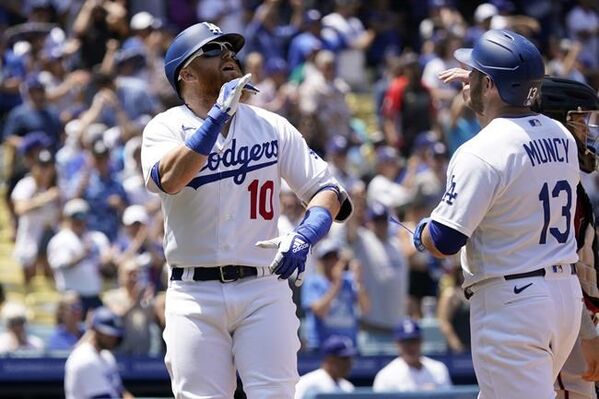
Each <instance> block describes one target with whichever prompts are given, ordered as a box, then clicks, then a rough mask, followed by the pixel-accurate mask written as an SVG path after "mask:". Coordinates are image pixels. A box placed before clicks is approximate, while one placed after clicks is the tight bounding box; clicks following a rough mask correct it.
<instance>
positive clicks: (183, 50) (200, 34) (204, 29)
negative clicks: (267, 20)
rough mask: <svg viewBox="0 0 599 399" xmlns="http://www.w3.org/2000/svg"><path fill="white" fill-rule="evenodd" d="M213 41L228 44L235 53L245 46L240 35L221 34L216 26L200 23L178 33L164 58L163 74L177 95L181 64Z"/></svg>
mask: <svg viewBox="0 0 599 399" xmlns="http://www.w3.org/2000/svg"><path fill="white" fill-rule="evenodd" d="M213 41H217V42H228V43H230V44H231V46H232V48H233V51H234V52H236V53H237V52H239V50H241V48H242V47H243V45H244V44H245V39H244V38H243V36H241V35H240V34H238V33H223V32H222V31H221V30H220V28H219V27H218V26H216V25H214V24H211V23H209V22H201V23H199V24H195V25H192V26H190V27H189V28H187V29H185V30H184V31H183V32H181V33H179V34H178V35H177V37H175V39H174V40H173V42H172V43H171V45H170V46H169V48H168V50H167V51H166V55H165V57H164V73H165V74H166V77H167V79H168V81H169V83H170V84H171V86H173V89H175V91H176V92H177V94H178V95H180V93H179V85H178V84H177V80H178V77H179V71H180V70H181V68H182V66H183V64H185V61H187V60H188V59H189V58H190V57H191V56H192V55H193V54H194V53H195V52H196V51H198V50H199V49H200V48H202V47H203V46H204V45H205V44H206V43H209V42H213Z"/></svg>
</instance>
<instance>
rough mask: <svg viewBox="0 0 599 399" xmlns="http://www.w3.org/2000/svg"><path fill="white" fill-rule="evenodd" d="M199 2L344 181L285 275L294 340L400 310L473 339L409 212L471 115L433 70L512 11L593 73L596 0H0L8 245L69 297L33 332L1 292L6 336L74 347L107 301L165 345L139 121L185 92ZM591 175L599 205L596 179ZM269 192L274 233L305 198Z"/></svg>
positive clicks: (415, 214) (445, 333)
mask: <svg viewBox="0 0 599 399" xmlns="http://www.w3.org/2000/svg"><path fill="white" fill-rule="evenodd" d="M198 21H210V22H213V23H215V24H216V25H218V26H220V27H221V29H222V30H223V31H224V32H239V33H243V34H244V35H245V37H246V45H245V47H244V48H243V50H242V51H241V52H240V53H239V54H238V58H239V61H240V62H241V63H242V65H243V67H244V69H245V70H246V71H247V72H251V73H252V79H253V82H254V84H255V86H256V87H258V88H259V89H260V94H259V95H257V96H253V97H252V98H251V99H250V101H251V103H252V104H253V105H255V106H258V107H263V108H266V109H268V110H270V111H273V112H276V113H279V114H281V115H284V116H285V117H287V118H288V119H289V120H290V121H291V122H292V123H294V124H295V126H296V127H298V129H299V130H300V131H301V132H302V134H303V135H304V136H305V139H306V141H307V142H308V144H309V145H310V147H311V148H312V149H313V150H314V151H315V152H316V153H318V154H320V155H321V156H322V157H323V158H325V159H326V160H327V161H328V162H329V164H330V167H331V168H332V169H333V170H334V173H335V175H336V176H337V178H338V179H339V180H340V181H341V182H342V184H343V185H344V186H345V187H346V188H347V190H348V191H349V192H350V194H351V196H352V198H353V201H354V205H355V214H354V216H353V218H352V219H351V220H350V221H349V222H347V224H345V225H335V226H334V228H333V229H332V231H331V233H330V234H329V237H327V238H326V239H325V240H324V241H323V242H321V243H320V244H319V245H318V246H316V248H315V249H314V252H313V253H312V254H311V255H310V257H309V261H308V263H309V264H308V266H307V277H306V280H305V282H304V285H303V286H302V287H301V289H295V292H294V298H295V300H296V303H297V312H298V316H299V317H300V318H301V320H302V324H301V331H300V335H301V338H302V342H303V349H302V350H305V351H318V350H321V349H322V347H323V343H324V342H325V341H327V339H328V338H330V337H331V336H336V337H339V336H341V337H345V338H349V339H350V340H351V342H352V344H353V345H355V346H356V347H357V348H358V351H360V352H361V353H363V354H377V353H385V352H394V351H396V346H395V344H396V343H397V342H398V336H399V337H405V336H406V335H409V334H407V333H406V334H404V335H402V334H400V335H398V333H397V326H401V325H403V324H402V320H405V318H406V317H409V318H410V320H416V321H418V323H419V324H417V328H418V329H422V332H423V338H424V340H425V342H426V340H427V338H431V339H432V340H436V342H439V343H441V344H442V345H441V346H439V347H437V349H439V348H443V350H445V349H447V350H450V351H452V352H463V351H468V350H469V341H470V340H469V327H468V313H469V309H468V302H467V301H466V300H465V298H464V297H463V293H462V291H461V290H460V289H459V286H460V284H461V273H460V269H459V259H457V258H452V259H450V260H449V261H444V262H440V261H438V260H436V259H434V258H432V257H431V256H430V255H428V254H426V253H420V252H417V251H416V250H415V248H414V247H413V245H412V239H411V234H410V232H409V230H412V229H413V228H414V226H415V225H416V223H417V222H418V221H419V220H420V219H421V218H422V217H423V216H425V215H428V214H429V213H430V211H431V209H432V208H433V207H435V206H436V204H437V203H438V202H439V200H440V199H441V198H442V196H443V195H444V191H445V182H446V176H445V171H446V168H447V163H448V160H449V158H450V157H451V154H452V153H453V152H454V151H455V150H456V149H457V147H459V145H460V144H462V143H463V142H465V141H466V140H468V139H469V138H471V137H472V136H473V135H475V134H476V133H477V131H478V130H479V125H478V122H477V120H476V118H475V115H474V114H473V112H472V111H470V110H469V109H468V108H466V107H465V106H464V104H463V100H462V97H461V95H460V90H461V86H460V85H453V84H445V83H443V82H441V81H440V80H439V78H438V74H439V72H441V71H443V70H446V69H449V68H453V67H459V64H458V63H457V61H455V59H454V58H453V51H454V50H455V49H457V48H459V47H464V46H466V47H467V46H470V45H471V44H472V43H473V41H474V40H476V39H477V38H478V37H479V36H480V35H481V34H482V33H483V32H484V31H485V30H487V29H490V28H508V29H511V30H514V31H517V32H520V33H522V34H524V35H525V36H527V37H529V38H531V39H532V40H534V41H535V43H536V44H537V46H538V47H539V48H540V49H541V50H542V53H543V54H544V56H545V59H546V67H547V73H549V74H552V75H555V76H562V77H567V78H571V79H576V80H579V81H585V82H587V83H589V84H590V85H592V86H593V87H594V88H595V89H597V88H599V4H598V2H597V1H596V0H595V1H594V0H558V1H551V2H549V1H545V0H527V1H516V0H514V1H509V0H490V1H489V2H487V3H482V4H481V3H480V2H478V1H470V0H461V1H460V0H427V1H416V0H406V1H400V2H397V1H395V2H394V1H388V0H371V1H368V2H366V1H360V0H328V1H327V0H320V1H316V0H305V1H299V0H263V1H260V0H168V1H167V0H3V1H2V2H1V4H0V132H1V134H2V135H1V137H2V144H3V152H2V162H3V167H2V171H3V182H4V190H3V192H4V194H5V198H4V199H3V200H4V201H5V203H6V205H5V206H6V208H7V209H8V211H9V214H10V224H11V225H10V228H9V230H10V231H11V232H12V237H11V238H12V239H13V240H14V253H13V256H14V258H15V260H16V261H17V262H18V263H19V265H20V266H21V268H22V271H23V276H24V281H25V285H26V290H28V291H30V290H31V289H32V288H31V281H32V277H34V276H35V275H36V274H44V275H45V276H46V277H47V279H48V281H51V284H53V285H54V286H55V288H56V290H57V291H58V292H59V293H60V295H61V298H60V300H59V302H58V303H57V304H56V320H55V323H54V324H55V325H54V327H53V331H52V332H51V334H49V336H48V337H47V338H46V339H45V340H41V339H39V338H38V337H35V336H34V335H32V334H29V333H28V332H27V315H28V311H27V309H26V308H25V307H24V306H23V305H22V304H19V303H14V302H6V303H5V304H4V306H3V308H2V324H3V325H2V327H0V331H3V332H1V333H0V334H1V335H0V354H1V353H12V352H15V351H19V350H40V351H41V350H62V351H68V350H70V348H72V346H73V345H74V343H75V342H77V340H78V339H79V338H80V337H81V336H82V334H83V332H84V329H85V324H84V323H83V321H84V319H85V317H86V314H87V313H88V310H90V309H94V308H97V307H99V306H101V305H102V304H104V305H106V306H107V307H108V308H110V309H111V310H112V311H113V312H114V313H116V314H117V315H119V316H121V317H122V318H123V320H124V325H125V337H124V340H123V342H122V344H121V345H120V347H119V351H120V352H121V353H123V354H156V355H158V354H161V353H162V351H163V349H164V348H163V343H162V341H161V338H160V332H161V330H162V328H163V326H164V316H163V312H164V290H165V288H166V280H167V267H166V265H165V259H164V254H163V250H162V236H163V220H162V216H161V211H160V201H159V198H158V197H157V196H155V195H153V194H151V193H149V192H148V191H146V189H145V187H144V181H143V177H142V173H141V165H140V147H141V135H142V131H143V128H144V126H145V124H146V123H147V122H148V121H149V119H150V118H151V117H152V116H154V115H155V114H157V113H159V112H161V111H163V110H165V109H166V108H169V107H171V106H174V105H177V104H178V101H179V99H178V98H177V96H176V94H175V93H174V92H173V91H172V89H171V88H170V86H169V84H168V82H167V80H166V78H165V76H164V71H163V57H164V54H165V51H166V49H167V48H168V45H169V43H170V41H171V40H172V38H173V37H174V35H176V34H177V33H178V32H179V31H180V30H182V29H183V28H185V27H187V26H189V25H191V24H193V23H196V22H198ZM364 108H367V112H364V111H363V110H364ZM358 110H362V111H361V112H358ZM281 156H285V154H282V155H281ZM583 182H584V184H585V186H586V188H587V191H588V192H589V193H590V195H591V197H592V200H593V201H594V204H595V207H596V209H597V211H598V212H597V213H599V180H598V179H597V178H588V177H585V178H584V179H583ZM280 200H281V209H282V216H281V219H280V220H279V227H280V230H281V232H282V233H283V232H286V231H289V230H291V229H292V228H293V227H294V226H295V225H296V224H297V223H298V222H299V221H300V220H301V219H302V216H303V208H302V205H301V203H300V202H299V200H298V199H297V197H295V195H294V194H293V193H292V192H290V190H289V189H288V188H285V187H284V189H283V190H282V192H281V198H280ZM392 220H399V221H401V223H402V224H403V226H402V225H400V224H398V223H394V222H392ZM0 267H3V266H0ZM2 297H3V296H2V295H0V302H1V301H2V299H1V298H2ZM411 328H412V330H414V328H416V327H411ZM404 329H405V328H404ZM418 331H420V330H418ZM435 331H439V334H440V335H439V336H435ZM427 334H428V335H427ZM410 336H411V337H412V335H410ZM412 338H414V337H412ZM416 338H417V339H420V335H418V336H417V337H416ZM400 341H401V340H400ZM329 346H330V345H329ZM333 346H334V345H333ZM337 347H338V346H337ZM337 347H335V348H337ZM342 347H343V348H346V347H347V345H345V344H344V345H342ZM429 349H430V348H429ZM331 350H333V349H331ZM335 350H336V349H335ZM404 350H407V351H409V349H404ZM331 353H332V352H331Z"/></svg>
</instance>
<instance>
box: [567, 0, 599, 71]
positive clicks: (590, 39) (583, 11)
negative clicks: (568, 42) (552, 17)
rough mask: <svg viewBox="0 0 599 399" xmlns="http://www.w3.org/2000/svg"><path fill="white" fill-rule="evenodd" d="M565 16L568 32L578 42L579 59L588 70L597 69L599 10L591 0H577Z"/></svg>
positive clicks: (598, 60) (598, 62)
mask: <svg viewBox="0 0 599 399" xmlns="http://www.w3.org/2000/svg"><path fill="white" fill-rule="evenodd" d="M576 3H577V5H576V6H575V7H574V8H573V9H572V10H570V12H569V13H568V15H567V17H566V24H567V28H568V33H569V35H570V38H571V39H572V40H576V41H578V42H580V44H581V46H582V49H581V51H580V53H579V59H580V61H581V62H582V63H583V65H584V66H585V67H586V68H587V69H589V70H596V69H599V11H598V10H597V8H596V7H597V5H596V4H594V3H595V2H593V0H577V2H576Z"/></svg>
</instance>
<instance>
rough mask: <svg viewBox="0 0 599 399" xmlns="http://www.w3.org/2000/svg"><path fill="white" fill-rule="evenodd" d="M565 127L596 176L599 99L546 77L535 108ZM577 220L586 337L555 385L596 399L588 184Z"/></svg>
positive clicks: (598, 266)
mask: <svg viewBox="0 0 599 399" xmlns="http://www.w3.org/2000/svg"><path fill="white" fill-rule="evenodd" d="M532 109H533V110H534V111H536V112H539V113H542V114H545V115H547V116H549V117H551V118H553V119H556V120H558V121H560V122H561V123H563V124H564V125H565V126H566V127H567V128H568V129H569V130H570V132H572V134H573V135H574V137H575V138H576V144H577V147H578V161H579V166H580V170H581V171H583V172H585V173H592V172H595V171H596V170H598V169H599V158H598V157H599V141H598V140H599V99H598V98H597V94H596V92H595V91H594V90H593V89H592V88H591V87H589V86H587V85H586V84H584V83H580V82H576V81H573V80H568V79H560V78H554V77H545V78H544V79H543V85H542V87H541V95H540V96H539V97H538V99H537V101H536V102H535V104H534V105H533V108H532ZM577 194H578V195H577V204H576V218H575V219H574V226H575V233H576V239H577V242H578V256H579V258H580V259H579V261H578V262H577V263H576V272H577V274H578V277H579V279H580V283H581V286H582V289H583V294H584V299H585V305H586V307H584V308H583V314H582V324H581V328H580V334H579V337H578V339H577V340H576V344H575V345H574V348H573V349H572V352H571V353H570V356H569V357H568V359H567V360H566V363H565V364H564V367H563V368H562V370H561V371H560V373H559V375H558V377H557V380H556V382H555V390H556V391H557V397H558V398H563V399H596V398H597V394H596V392H595V383H594V382H593V381H599V335H598V333H597V330H596V329H595V325H594V324H593V314H595V313H599V288H598V286H597V276H598V275H599V272H598V271H599V262H598V259H597V237H596V233H595V220H594V216H593V208H592V206H591V202H590V200H589V197H588V195H587V194H586V192H585V190H584V188H583V187H582V184H579V185H578V187H577Z"/></svg>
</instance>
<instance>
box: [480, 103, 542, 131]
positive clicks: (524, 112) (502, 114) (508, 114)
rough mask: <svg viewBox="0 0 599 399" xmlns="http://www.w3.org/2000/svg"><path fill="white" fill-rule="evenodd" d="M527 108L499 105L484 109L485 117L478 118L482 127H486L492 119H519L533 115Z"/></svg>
mask: <svg viewBox="0 0 599 399" xmlns="http://www.w3.org/2000/svg"><path fill="white" fill-rule="evenodd" d="M534 114H535V113H534V112H532V111H531V110H530V109H528V108H524V107H514V106H512V105H508V104H501V105H498V106H496V107H493V108H490V109H485V115H481V116H480V117H479V122H480V124H481V126H482V127H484V126H486V125H488V124H489V123H490V122H491V121H492V120H493V119H497V118H520V117H523V116H529V115H534Z"/></svg>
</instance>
